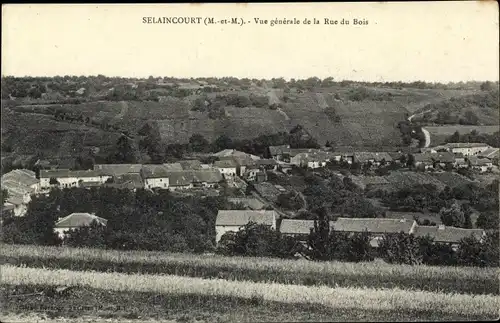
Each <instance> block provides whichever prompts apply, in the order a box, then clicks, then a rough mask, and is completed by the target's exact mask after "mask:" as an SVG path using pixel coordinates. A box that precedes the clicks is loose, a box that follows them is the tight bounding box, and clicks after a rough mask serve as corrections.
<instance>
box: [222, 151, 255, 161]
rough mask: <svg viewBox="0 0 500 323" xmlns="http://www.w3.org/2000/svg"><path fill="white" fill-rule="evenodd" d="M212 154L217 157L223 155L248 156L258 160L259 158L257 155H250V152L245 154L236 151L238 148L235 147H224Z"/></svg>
mask: <svg viewBox="0 0 500 323" xmlns="http://www.w3.org/2000/svg"><path fill="white" fill-rule="evenodd" d="M212 156H215V157H218V158H223V157H249V158H251V159H252V160H259V159H260V157H259V156H255V155H252V154H247V153H245V152H242V151H238V150H235V149H224V150H221V151H219V152H217V153H215V154H213V155H212Z"/></svg>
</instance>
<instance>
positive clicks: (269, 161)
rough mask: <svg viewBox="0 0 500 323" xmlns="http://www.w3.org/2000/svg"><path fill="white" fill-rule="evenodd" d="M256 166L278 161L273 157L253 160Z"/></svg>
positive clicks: (274, 163) (272, 163)
mask: <svg viewBox="0 0 500 323" xmlns="http://www.w3.org/2000/svg"><path fill="white" fill-rule="evenodd" d="M255 164H256V165H257V166H268V165H277V164H278V162H277V161H276V160H274V159H260V160H257V161H255Z"/></svg>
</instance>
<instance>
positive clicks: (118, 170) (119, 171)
mask: <svg viewBox="0 0 500 323" xmlns="http://www.w3.org/2000/svg"><path fill="white" fill-rule="evenodd" d="M141 169H142V165H141V164H96V165H94V170H99V171H102V172H103V173H105V174H108V175H113V176H120V175H124V174H131V173H137V174H139V173H140V172H141Z"/></svg>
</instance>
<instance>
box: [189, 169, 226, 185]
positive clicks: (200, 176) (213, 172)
mask: <svg viewBox="0 0 500 323" xmlns="http://www.w3.org/2000/svg"><path fill="white" fill-rule="evenodd" d="M191 173H192V176H193V181H194V182H201V183H203V182H206V183H219V182H220V181H222V180H223V179H224V178H223V177H222V174H221V172H220V171H219V170H218V169H202V170H197V171H192V172H191Z"/></svg>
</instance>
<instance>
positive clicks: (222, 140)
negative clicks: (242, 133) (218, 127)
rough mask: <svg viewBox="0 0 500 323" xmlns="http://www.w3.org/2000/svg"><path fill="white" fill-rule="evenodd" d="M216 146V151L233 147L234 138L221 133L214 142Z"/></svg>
mask: <svg viewBox="0 0 500 323" xmlns="http://www.w3.org/2000/svg"><path fill="white" fill-rule="evenodd" d="M214 146H215V149H216V151H220V150H224V149H232V148H233V140H232V139H231V138H230V137H228V136H226V135H220V136H219V137H217V139H216V140H215V142H214Z"/></svg>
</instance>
